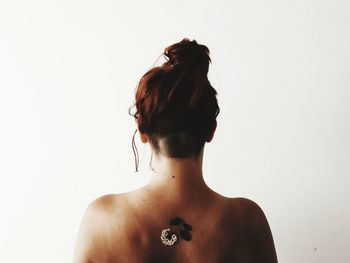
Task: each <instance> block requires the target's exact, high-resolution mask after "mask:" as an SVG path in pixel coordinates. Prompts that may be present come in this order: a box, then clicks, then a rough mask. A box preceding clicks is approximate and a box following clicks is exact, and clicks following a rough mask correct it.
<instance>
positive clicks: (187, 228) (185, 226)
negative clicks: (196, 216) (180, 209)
mask: <svg viewBox="0 0 350 263" xmlns="http://www.w3.org/2000/svg"><path fill="white" fill-rule="evenodd" d="M182 226H183V227H184V229H185V230H186V231H191V230H192V227H191V226H190V225H189V224H186V223H185V222H183V223H182Z"/></svg>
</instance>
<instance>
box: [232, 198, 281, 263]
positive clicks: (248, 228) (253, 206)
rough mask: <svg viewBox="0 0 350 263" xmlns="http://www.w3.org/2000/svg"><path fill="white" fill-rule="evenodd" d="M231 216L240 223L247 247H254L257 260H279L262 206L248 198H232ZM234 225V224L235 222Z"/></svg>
mask: <svg viewBox="0 0 350 263" xmlns="http://www.w3.org/2000/svg"><path fill="white" fill-rule="evenodd" d="M229 203H230V208H229V210H230V211H229V213H230V218H231V220H233V221H235V223H237V224H238V225H240V226H241V227H240V230H239V231H242V232H243V233H242V234H243V235H244V236H245V239H246V240H248V241H249V242H248V244H247V247H249V246H251V248H252V249H253V248H254V251H255V252H254V256H256V258H257V260H258V261H257V262H277V256H276V251H275V247H274V242H273V237H272V233H271V229H270V226H269V223H268V220H267V218H266V216H265V213H264V211H263V210H262V208H261V207H260V206H259V205H258V204H257V203H256V202H255V201H253V200H250V199H248V198H242V197H239V198H230V200H229ZM233 225H234V224H233Z"/></svg>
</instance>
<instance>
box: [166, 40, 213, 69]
mask: <svg viewBox="0 0 350 263" xmlns="http://www.w3.org/2000/svg"><path fill="white" fill-rule="evenodd" d="M164 55H165V57H166V59H167V61H168V63H169V64H170V65H171V66H177V65H181V64H191V65H194V64H197V65H204V66H206V67H208V66H209V62H211V60H210V57H209V49H208V48H207V47H206V46H204V45H199V44H198V43H197V42H196V41H195V40H192V41H190V40H189V39H188V38H184V39H183V40H182V41H181V42H178V43H176V44H174V45H171V46H169V47H167V48H166V49H165V50H164Z"/></svg>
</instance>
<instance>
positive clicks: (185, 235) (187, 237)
mask: <svg viewBox="0 0 350 263" xmlns="http://www.w3.org/2000/svg"><path fill="white" fill-rule="evenodd" d="M180 236H181V238H182V239H184V240H186V241H190V240H191V239H192V236H191V234H190V233H188V232H187V231H185V230H181V231H180Z"/></svg>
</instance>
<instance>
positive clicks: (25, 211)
mask: <svg viewBox="0 0 350 263" xmlns="http://www.w3.org/2000/svg"><path fill="white" fill-rule="evenodd" d="M349 34H350V4H349V2H348V1H340V0H338V1H335V0H332V1H331V0H329V1H321V0H318V1H316V0H315V1H311V0H303V1H300V0H296V1H295V0H294V1H281V0H279V1H277V0H276V1H249V0H245V1H219V0H216V1H208V2H205V1H184V0H182V1H160V0H159V1H139V2H137V1H129V2H128V3H126V2H125V3H124V2H118V1H112V0H109V1H106V0H99V1H97V0H94V1H87V0H85V1H77V0H74V1H72V0H69V1H68V0H64V1H63V0H60V1H44V0H42V1H40V0H32V1H24V0H23V1H16V0H11V1H10V0H8V1H7V0H0V125H1V126H0V128H1V129H0V180H1V181H0V209H1V210H0V211H1V216H0V262H4V263H12V262H16V263H17V262H50V263H56V262H57V263H62V262H71V260H72V254H73V250H74V243H75V238H76V234H77V231H78V227H79V224H80V220H81V218H82V215H83V212H84V210H85V208H86V206H87V205H88V204H89V203H90V202H91V201H92V200H94V199H95V198H97V197H98V196H100V195H103V194H107V193H118V192H125V191H129V190H133V189H135V188H138V187H141V186H142V185H144V184H145V183H146V182H147V181H148V175H147V174H148V161H149V159H148V156H147V150H146V151H145V148H144V147H143V146H142V145H141V142H140V141H139V140H138V141H137V144H138V148H139V151H140V153H141V162H142V163H141V164H142V169H141V172H139V173H134V159H133V154H132V150H131V137H132V134H133V132H134V129H135V125H134V121H133V118H132V117H130V116H129V115H128V108H129V106H130V105H131V104H132V102H133V94H134V88H135V86H136V83H137V82H138V80H139V78H140V77H141V76H142V74H143V73H144V72H145V71H146V70H147V69H149V68H150V67H151V66H152V65H153V63H154V62H155V61H156V60H157V58H158V57H159V55H160V54H161V53H162V51H163V50H164V48H165V47H166V46H168V45H170V44H172V43H174V42H177V41H180V40H181V39H182V38H184V37H188V38H190V39H196V40H197V41H198V42H199V43H203V44H205V45H207V46H208V47H209V48H210V50H211V56H212V65H211V67H210V75H209V78H210V80H211V83H212V84H213V86H214V87H215V88H216V89H217V91H218V93H219V96H218V99H219V103H220V106H221V113H220V115H219V117H218V129H217V132H216V137H215V138H214V141H213V142H212V143H210V144H208V145H207V146H206V153H205V164H204V172H205V179H206V181H207V183H208V184H209V185H210V186H211V187H212V188H213V189H214V190H216V191H217V192H219V193H221V194H223V195H226V196H244V197H247V198H251V199H253V200H255V201H256V202H257V203H258V204H259V205H260V206H261V207H262V208H263V210H264V211H265V213H266V216H267V218H268V220H269V222H270V225H271V229H272V232H273V236H274V239H275V244H276V249H277V254H278V257H279V261H280V262H286V263H296V262H307V263H310V262H311V263H312V262H337V263H346V262H350V209H349V203H350V194H349V188H350V187H349V186H350V179H349V173H350V139H349V134H350V124H349V119H350V118H349V117H350V114H349V112H350V106H349V101H350V90H349V85H350V74H349V73H350V48H349V47H350V36H349Z"/></svg>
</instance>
